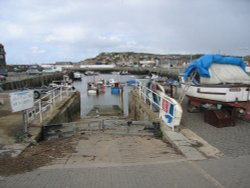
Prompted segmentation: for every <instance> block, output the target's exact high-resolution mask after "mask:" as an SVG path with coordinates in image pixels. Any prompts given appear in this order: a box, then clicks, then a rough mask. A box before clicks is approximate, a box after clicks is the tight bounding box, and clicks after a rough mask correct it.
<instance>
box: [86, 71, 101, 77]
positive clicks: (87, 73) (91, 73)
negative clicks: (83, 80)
mask: <svg viewBox="0 0 250 188" xmlns="http://www.w3.org/2000/svg"><path fill="white" fill-rule="evenodd" d="M98 74H99V73H98V72H94V71H86V72H84V75H85V76H96V75H98Z"/></svg>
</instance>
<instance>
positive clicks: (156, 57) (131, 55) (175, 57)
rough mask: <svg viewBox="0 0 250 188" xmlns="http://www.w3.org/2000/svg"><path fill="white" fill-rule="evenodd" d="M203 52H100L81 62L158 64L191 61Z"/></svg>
mask: <svg viewBox="0 0 250 188" xmlns="http://www.w3.org/2000/svg"><path fill="white" fill-rule="evenodd" d="M200 56H202V54H195V55H180V54H168V55H163V54H150V53H135V52H110V53H104V52H103V53H100V54H99V55H97V56H96V57H94V58H90V59H86V60H83V61H80V62H79V63H80V64H96V63H102V64H116V65H138V64H139V63H140V62H141V61H154V62H157V63H158V64H161V63H162V64H164V63H174V64H175V63H183V62H190V60H192V59H197V58H199V57H200Z"/></svg>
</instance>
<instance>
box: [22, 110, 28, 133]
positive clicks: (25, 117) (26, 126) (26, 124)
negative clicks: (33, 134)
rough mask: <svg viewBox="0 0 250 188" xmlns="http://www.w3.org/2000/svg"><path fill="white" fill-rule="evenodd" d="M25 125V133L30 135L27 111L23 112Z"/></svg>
mask: <svg viewBox="0 0 250 188" xmlns="http://www.w3.org/2000/svg"><path fill="white" fill-rule="evenodd" d="M23 123H24V133H28V119H27V111H26V110H23Z"/></svg>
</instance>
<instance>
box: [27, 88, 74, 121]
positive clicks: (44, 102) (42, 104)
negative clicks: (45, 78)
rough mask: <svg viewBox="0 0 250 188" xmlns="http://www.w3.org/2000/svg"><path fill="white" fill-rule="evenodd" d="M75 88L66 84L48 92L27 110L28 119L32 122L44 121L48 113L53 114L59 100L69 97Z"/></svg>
mask: <svg viewBox="0 0 250 188" xmlns="http://www.w3.org/2000/svg"><path fill="white" fill-rule="evenodd" d="M74 92H75V90H73V89H72V88H68V87H65V86H58V87H56V88H55V89H52V90H50V91H48V92H47V94H45V95H44V96H43V97H41V98H40V99H38V100H36V101H35V102H34V106H33V107H32V108H30V109H28V110H27V111H26V115H27V121H28V123H30V122H31V121H33V120H35V119H39V122H40V123H42V121H43V119H44V117H45V116H46V113H48V114H51V113H52V112H53V109H54V108H55V105H56V103H57V102H59V101H62V100H63V98H64V97H69V96H71V95H72V93H74Z"/></svg>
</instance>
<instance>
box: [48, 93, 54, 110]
mask: <svg viewBox="0 0 250 188" xmlns="http://www.w3.org/2000/svg"><path fill="white" fill-rule="evenodd" d="M49 101H50V112H53V98H52V93H51V92H50V94H49Z"/></svg>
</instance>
